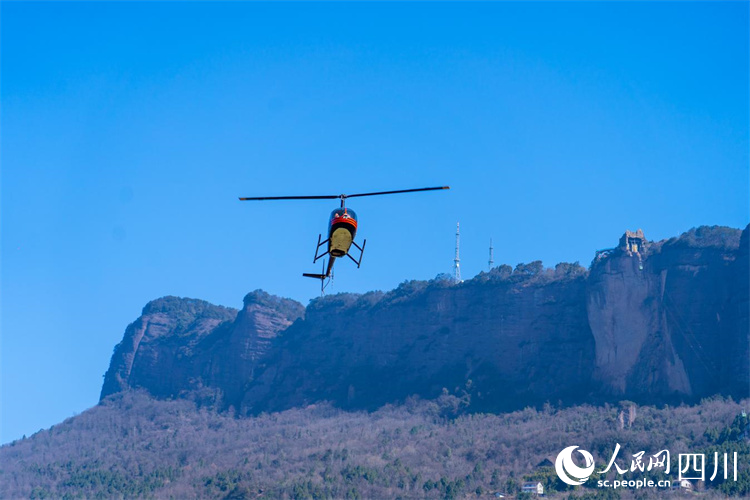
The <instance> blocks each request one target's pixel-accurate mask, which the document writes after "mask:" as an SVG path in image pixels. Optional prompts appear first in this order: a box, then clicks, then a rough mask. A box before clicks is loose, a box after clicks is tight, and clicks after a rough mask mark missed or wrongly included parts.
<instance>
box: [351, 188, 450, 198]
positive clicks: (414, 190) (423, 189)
mask: <svg viewBox="0 0 750 500" xmlns="http://www.w3.org/2000/svg"><path fill="white" fill-rule="evenodd" d="M439 189H450V186H440V187H431V188H418V189H399V190H398V191H380V192H378V193H358V194H347V195H346V196H344V197H345V198H356V197H358V196H378V195H381V194H398V193H415V192H417V191H437V190H439Z"/></svg>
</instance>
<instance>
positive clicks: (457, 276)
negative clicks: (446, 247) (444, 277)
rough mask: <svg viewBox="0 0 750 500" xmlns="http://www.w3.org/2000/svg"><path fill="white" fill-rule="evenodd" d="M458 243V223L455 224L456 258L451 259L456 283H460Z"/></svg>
mask: <svg viewBox="0 0 750 500" xmlns="http://www.w3.org/2000/svg"><path fill="white" fill-rule="evenodd" d="M459 242H460V236H459V232H458V222H456V258H455V259H453V278H454V279H455V280H456V283H460V282H461V259H460V258H459V257H458V244H459Z"/></svg>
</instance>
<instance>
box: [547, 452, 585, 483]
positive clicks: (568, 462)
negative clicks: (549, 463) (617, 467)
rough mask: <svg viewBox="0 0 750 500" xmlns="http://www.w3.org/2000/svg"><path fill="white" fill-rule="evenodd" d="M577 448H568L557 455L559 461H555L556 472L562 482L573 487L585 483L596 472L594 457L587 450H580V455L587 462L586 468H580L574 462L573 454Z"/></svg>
mask: <svg viewBox="0 0 750 500" xmlns="http://www.w3.org/2000/svg"><path fill="white" fill-rule="evenodd" d="M576 448H578V446H568V447H567V448H565V449H564V450H563V451H561V452H560V454H559V455H557V460H555V471H557V475H558V476H559V477H560V480H561V481H562V482H564V483H567V484H569V485H571V486H578V485H579V484H583V483H585V482H586V480H587V479H588V478H589V476H591V474H593V472H594V457H592V456H591V453H589V452H588V451H586V450H583V449H581V450H578V453H580V454H581V455H582V456H583V459H584V461H585V462H586V465H585V467H578V466H577V465H576V464H575V462H573V452H574V451H575V450H576Z"/></svg>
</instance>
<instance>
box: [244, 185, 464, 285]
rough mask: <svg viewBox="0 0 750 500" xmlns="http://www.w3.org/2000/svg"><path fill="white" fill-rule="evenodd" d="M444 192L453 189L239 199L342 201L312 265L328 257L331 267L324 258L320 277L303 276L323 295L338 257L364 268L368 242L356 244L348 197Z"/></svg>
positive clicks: (354, 219) (329, 221) (354, 216)
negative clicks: (315, 281)
mask: <svg viewBox="0 0 750 500" xmlns="http://www.w3.org/2000/svg"><path fill="white" fill-rule="evenodd" d="M441 189H450V186H439V187H428V188H417V189H400V190H397V191H379V192H377V193H357V194H338V195H323V196H256V197H245V198H240V201H267V200H336V199H338V200H341V206H340V207H338V208H336V209H335V210H333V211H332V212H331V215H330V217H329V219H328V238H326V239H325V240H323V241H321V238H322V235H321V234H319V235H318V244H317V245H316V247H315V257H314V258H313V264H315V263H316V262H317V261H318V259H321V258H323V257H325V256H326V255H328V256H329V258H328V266H327V267H326V263H325V259H324V260H323V269H322V270H321V272H320V274H317V273H302V276H304V277H306V278H315V279H319V280H320V291H321V293H322V292H323V290H324V288H325V280H326V279H329V278H332V277H333V263H334V262H335V261H336V259H337V258H340V257H344V256H347V257H349V258H350V259H351V260H352V261H353V262H354V263H355V264H357V268H359V266H360V265H362V257H363V256H364V254H365V245H366V244H367V240H362V246H359V245H358V244H357V242H355V241H354V237H355V236H356V234H357V213H356V212H355V211H354V210H352V209H351V208H348V207H347V206H346V199H347V198H358V197H362V196H380V195H384V194H399V193H415V192H418V191H437V190H441ZM352 246H354V247H355V248H356V249H357V250H359V258H354V256H352V254H351V253H349V251H350V250H351V247H352ZM321 247H323V248H324V249H325V251H324V252H323V253H320V251H321Z"/></svg>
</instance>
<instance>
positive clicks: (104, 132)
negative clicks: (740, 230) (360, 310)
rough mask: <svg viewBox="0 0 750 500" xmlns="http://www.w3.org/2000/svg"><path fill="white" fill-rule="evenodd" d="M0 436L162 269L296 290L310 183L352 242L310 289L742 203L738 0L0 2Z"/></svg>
mask: <svg viewBox="0 0 750 500" xmlns="http://www.w3.org/2000/svg"><path fill="white" fill-rule="evenodd" d="M0 9H1V10H0V16H1V26H0V28H1V29H0V33H1V35H0V44H1V45H0V50H1V53H0V56H1V59H0V60H1V63H0V65H1V66H0V85H1V87H0V97H1V103H0V104H1V106H0V126H1V132H0V161H1V166H2V177H1V187H2V199H1V205H0V208H1V211H0V213H1V217H2V219H1V221H0V222H1V227H0V229H1V238H2V240H1V241H2V290H1V291H2V323H1V326H2V337H1V339H0V341H1V355H0V363H1V368H0V376H1V377H2V380H1V389H2V395H1V400H0V402H1V405H2V410H1V414H0V416H1V423H2V427H1V429H0V442H3V443H4V442H8V441H10V440H12V439H15V438H19V437H20V436H21V435H22V434H27V435H29V434H31V433H33V432H35V431H37V430H39V429H40V428H43V427H45V428H46V427H49V426H50V425H52V424H54V423H57V422H59V421H61V420H63V419H64V418H66V417H69V416H71V415H73V414H74V413H76V412H81V411H83V410H85V409H86V408H88V407H90V406H92V405H94V404H95V403H96V401H97V399H98V395H99V390H100V387H101V382H102V375H103V374H104V372H105V370H106V368H107V366H108V363H109V359H110V355H111V353H112V349H113V347H114V346H115V344H117V343H118V342H119V341H120V339H121V337H122V334H123V331H124V329H125V327H126V326H127V324H128V323H130V322H132V321H133V320H135V318H136V317H137V316H138V315H139V313H140V310H141V308H142V307H143V305H144V304H145V303H146V302H148V301H149V300H151V299H154V298H157V297H160V296H164V295H178V296H186V297H196V298H202V299H206V300H209V301H211V302H214V303H218V304H223V305H228V306H234V307H239V306H240V305H241V300H242V297H243V296H244V294H245V293H247V292H249V291H251V290H254V289H257V288H262V289H265V290H267V291H269V292H271V293H274V294H278V295H282V296H286V297H292V298H294V299H297V300H300V301H302V302H303V303H306V302H307V300H309V299H310V298H313V297H315V296H316V295H317V293H318V284H317V283H315V282H314V281H313V280H307V279H304V278H302V277H301V275H300V274H301V273H302V272H303V271H307V272H310V271H316V270H317V269H318V266H317V265H316V266H313V265H312V262H311V260H312V254H313V250H314V245H315V242H316V238H317V235H318V233H319V232H322V231H325V229H326V221H327V216H328V213H329V211H330V210H331V209H332V208H333V207H335V205H336V204H335V203H330V202H287V203H275V204H274V203H270V202H267V203H254V204H253V203H248V202H245V203H241V202H239V201H237V197H238V196H257V195H284V194H328V193H332V194H336V193H340V192H358V191H368V190H386V189H402V188H409V187H422V186H431V185H443V184H448V185H450V186H451V187H452V190H451V191H447V192H438V193H423V194H415V195H400V196H393V197H388V198H386V197H381V198H370V199H361V200H356V201H355V200H351V203H350V205H351V206H352V207H353V208H355V209H356V210H357V212H358V213H359V216H360V235H361V236H362V237H365V238H367V240H368V244H367V252H366V254H365V257H364V263H363V267H362V268H361V269H359V270H357V269H355V267H354V266H353V265H352V264H351V263H350V262H339V264H340V265H338V266H337V268H338V269H337V274H336V281H335V283H334V286H333V288H332V291H334V292H336V291H339V292H342V291H356V292H364V291H367V290H372V289H382V290H388V289H391V288H393V287H395V286H397V285H398V284H399V283H400V282H402V281H404V280H407V279H414V278H416V279H430V278H433V277H434V276H435V275H436V274H438V273H440V272H445V271H450V267H451V264H452V259H453V244H454V230H455V224H456V222H457V221H460V222H461V228H462V247H461V251H462V255H461V256H462V266H463V273H464V277H471V276H473V275H475V274H476V273H478V272H479V271H481V270H483V269H485V268H486V265H487V264H486V263H487V248H488V241H489V239H490V237H492V238H493V239H494V242H495V261H496V263H497V264H500V263H508V264H511V265H515V264H517V263H519V262H529V261H532V260H536V259H541V260H543V261H544V263H545V264H546V265H548V266H552V265H554V264H555V263H557V262H559V261H580V262H581V263H583V264H584V265H588V263H589V262H590V260H591V258H592V257H593V253H594V250H596V249H599V248H606V247H611V246H613V245H614V244H615V243H616V242H617V239H618V238H619V236H620V235H621V234H622V233H623V231H624V230H625V229H628V228H629V229H636V228H639V227H641V228H643V229H644V231H645V233H646V235H647V237H649V238H651V239H661V238H665V237H670V236H674V235H677V234H679V233H680V232H682V231H685V230H687V229H689V228H691V227H693V226H697V225H702V224H711V225H713V224H720V225H728V226H733V227H743V226H744V225H745V224H747V223H748V147H749V142H748V122H749V121H750V119H749V115H748V88H749V87H748V59H749V55H748V39H749V34H748V3H747V2H733V3H718V2H711V3H699V2H690V3H677V2H661V3H647V2H617V3H606V4H605V3H593V2H580V3H541V2H533V3H524V4H521V3H507V2H506V3H472V4H451V3H439V4H430V3H409V4H401V3H381V4H365V3H357V4H347V3H327V4H311V3H305V4H295V3H280V4H272V5H269V4H260V3H240V2H232V3H220V4H206V3H197V2H192V3H177V2H166V3H156V4H154V3H146V2H138V3H128V2H120V3H94V2H79V3H69V4H65V3H29V2H12V3H11V2H3V3H2V6H1V7H0Z"/></svg>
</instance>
